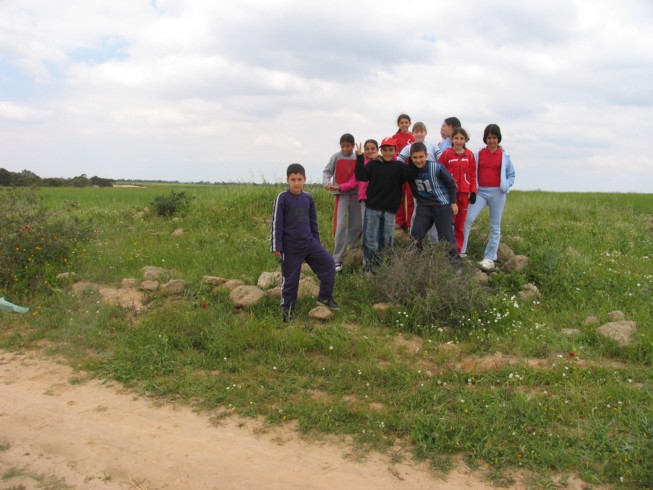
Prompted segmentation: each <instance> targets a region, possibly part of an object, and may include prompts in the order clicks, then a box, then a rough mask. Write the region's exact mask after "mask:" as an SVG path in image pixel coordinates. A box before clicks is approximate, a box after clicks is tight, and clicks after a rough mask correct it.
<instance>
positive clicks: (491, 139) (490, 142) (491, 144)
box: [485, 134, 499, 151]
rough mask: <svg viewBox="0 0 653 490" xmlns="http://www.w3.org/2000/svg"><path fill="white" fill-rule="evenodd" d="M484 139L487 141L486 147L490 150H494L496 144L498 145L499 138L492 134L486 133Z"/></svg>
mask: <svg viewBox="0 0 653 490" xmlns="http://www.w3.org/2000/svg"><path fill="white" fill-rule="evenodd" d="M485 141H487V147H488V148H489V149H490V151H494V150H496V149H497V146H499V138H498V137H497V136H496V135H494V134H488V135H487V138H485Z"/></svg>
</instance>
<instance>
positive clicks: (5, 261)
mask: <svg viewBox="0 0 653 490" xmlns="http://www.w3.org/2000/svg"><path fill="white" fill-rule="evenodd" d="M89 236H90V227H89V226H86V225H84V224H83V223H81V222H80V221H79V220H78V219H75V218H71V217H68V216H66V215H65V213H64V212H59V213H56V212H54V211H51V210H48V209H46V208H45V207H44V206H43V204H42V202H41V200H40V199H38V197H37V196H36V193H35V191H34V190H33V189H26V188H21V189H3V190H0V287H1V288H2V289H4V290H6V291H7V292H8V293H11V294H12V296H19V297H24V296H31V295H32V294H33V293H35V292H37V291H38V290H40V289H43V288H47V287H48V284H51V283H52V282H53V281H54V279H55V276H56V275H57V274H58V273H60V272H64V271H69V270H70V269H71V267H72V266H73V265H74V259H75V258H76V257H79V256H81V255H82V254H83V253H84V242H86V241H87V240H88V238H89Z"/></svg>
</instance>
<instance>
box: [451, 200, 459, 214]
mask: <svg viewBox="0 0 653 490" xmlns="http://www.w3.org/2000/svg"><path fill="white" fill-rule="evenodd" d="M451 211H453V215H454V216H456V215H457V214H458V204H456V203H453V204H452V205H451Z"/></svg>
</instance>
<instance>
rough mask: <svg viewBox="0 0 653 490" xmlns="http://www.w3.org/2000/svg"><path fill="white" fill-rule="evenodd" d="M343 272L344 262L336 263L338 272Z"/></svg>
mask: <svg viewBox="0 0 653 490" xmlns="http://www.w3.org/2000/svg"><path fill="white" fill-rule="evenodd" d="M340 271H342V262H336V272H340Z"/></svg>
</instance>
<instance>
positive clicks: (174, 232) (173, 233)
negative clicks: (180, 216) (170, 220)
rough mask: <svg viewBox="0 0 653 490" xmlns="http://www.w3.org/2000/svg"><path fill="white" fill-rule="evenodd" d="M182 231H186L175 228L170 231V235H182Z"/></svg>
mask: <svg viewBox="0 0 653 490" xmlns="http://www.w3.org/2000/svg"><path fill="white" fill-rule="evenodd" d="M184 233H186V232H185V231H184V229H183V228H177V229H176V230H175V231H173V232H172V233H171V235H172V236H182V235H183V234H184Z"/></svg>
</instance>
